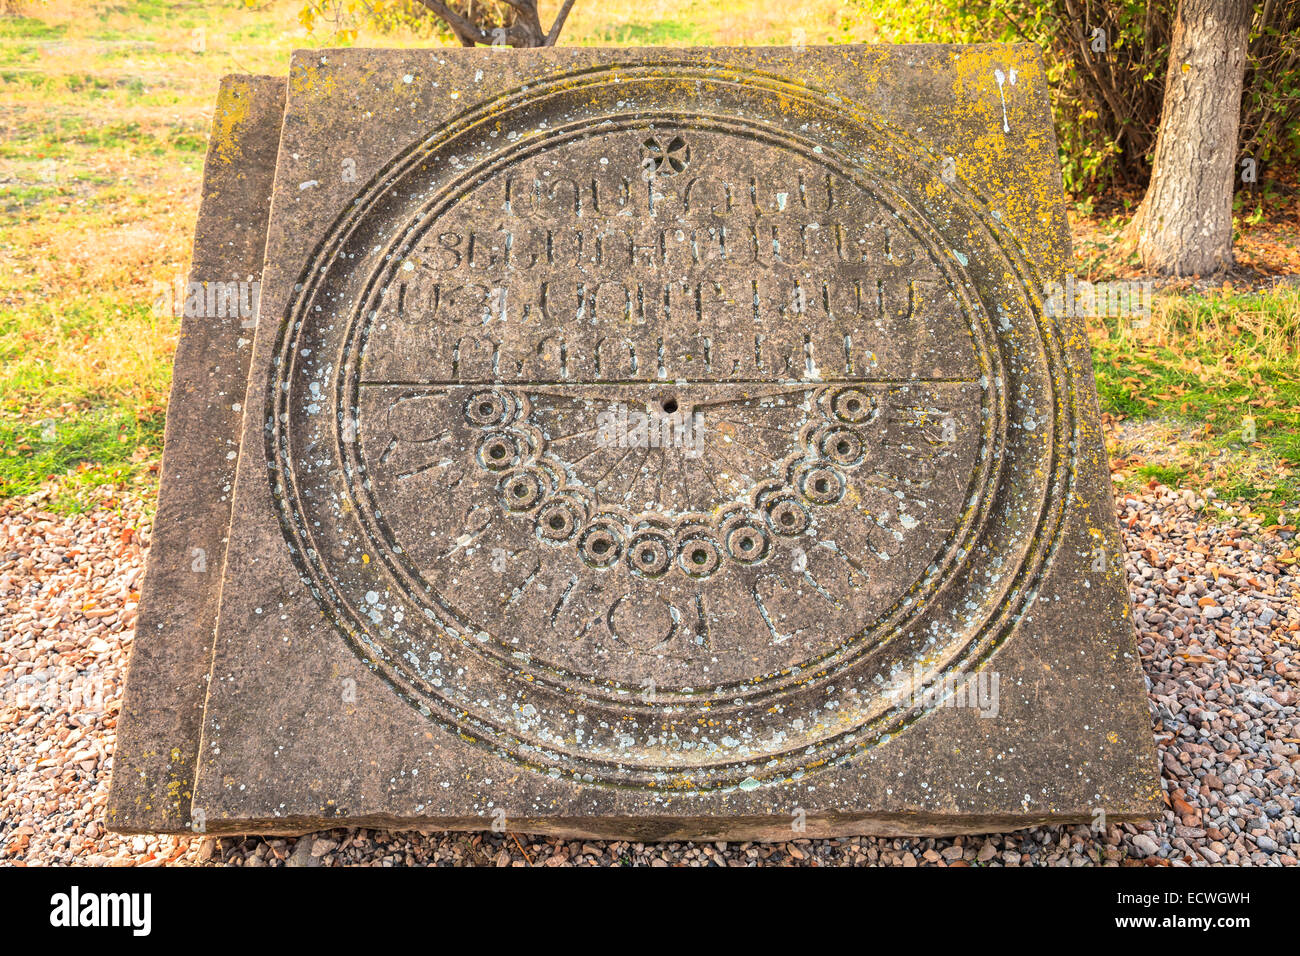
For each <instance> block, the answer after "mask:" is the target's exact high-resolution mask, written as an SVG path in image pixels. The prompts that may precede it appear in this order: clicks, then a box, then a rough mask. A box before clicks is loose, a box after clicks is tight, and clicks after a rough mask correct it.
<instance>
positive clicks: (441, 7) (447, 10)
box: [420, 0, 492, 46]
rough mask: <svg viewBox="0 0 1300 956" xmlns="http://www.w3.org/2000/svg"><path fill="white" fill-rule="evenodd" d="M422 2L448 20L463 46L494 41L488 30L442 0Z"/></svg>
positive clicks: (425, 0) (422, 0) (421, 1)
mask: <svg viewBox="0 0 1300 956" xmlns="http://www.w3.org/2000/svg"><path fill="white" fill-rule="evenodd" d="M420 3H422V4H424V5H425V6H426V7H428V8H429V9H430V10H432V11H433V12H434V13H435V14H437V15H438V16H440V17H442V19H444V20H445V21H447V25H448V26H450V27H451V29H452V31H453V32H454V33H455V34H456V38H457V39H458V40H460V42H461V45H462V46H474V45H475V44H476V43H491V42H492V37H491V35H490V34H489V33H488V32H487V31H486V30H484V29H483V28H482V27H481V26H479V25H478V24H477V23H475V22H473V21H472V20H467V19H466V18H465V17H462V16H461V15H460V14H459V13H457V12H456V11H455V10H453V9H451V7H449V6H447V5H446V4H445V3H442V2H441V0H420Z"/></svg>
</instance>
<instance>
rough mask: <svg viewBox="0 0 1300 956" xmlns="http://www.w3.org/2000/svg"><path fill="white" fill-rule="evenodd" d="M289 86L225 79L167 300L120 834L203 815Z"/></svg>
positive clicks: (183, 824)
mask: <svg viewBox="0 0 1300 956" xmlns="http://www.w3.org/2000/svg"><path fill="white" fill-rule="evenodd" d="M284 94H285V80H284V78H283V77H271V76H228V77H226V78H224V79H223V80H222V81H221V88H220V91H219V92H218V94H217V105H216V109H215V111H214V116H213V123H212V138H211V141H210V143H209V145H208V154H207V159H206V161H205V163H204V167H203V199H202V202H201V204H200V206H199V218H198V223H197V225H196V227H195V231H194V251H193V255H192V262H191V271H190V276H189V280H188V282H187V284H186V285H185V286H182V287H181V288H167V289H165V290H164V291H163V295H164V296H165V297H166V298H167V299H168V300H169V301H168V302H167V303H166V307H167V308H173V307H175V308H177V309H178V311H181V312H182V313H183V315H184V317H183V318H182V320H181V333H180V338H179V341H178V342H177V345H176V359H175V362H174V365H173V370H172V390H171V399H170V401H169V403H168V407H167V429H166V434H165V437H164V444H163V467H162V481H161V483H160V486H159V492H158V512H157V514H156V516H155V518H154V530H153V540H152V542H151V545H150V548H149V563H148V568H147V573H146V575H145V582H144V590H143V594H142V598H141V602H140V613H139V616H138V617H137V619H136V628H135V640H134V642H133V645H132V650H131V664H130V668H129V670H128V672H127V680H126V691H125V695H124V700H123V705H122V713H121V715H120V716H119V718H118V726H117V748H116V750H115V752H114V757H113V779H112V783H111V786H110V788H109V796H108V807H107V810H106V812H105V819H106V822H107V824H108V826H109V828H110V829H112V830H116V831H118V832H126V833H180V832H188V831H189V830H190V829H191V825H192V821H191V819H190V802H191V799H192V797H193V791H194V758H195V755H196V753H197V751H198V742H199V728H200V724H201V723H202V719H203V701H204V698H205V697H206V696H207V680H208V669H209V667H210V666H211V662H212V639H213V634H214V631H215V628H216V623H217V599H218V597H219V596H220V593H221V588H220V585H221V567H222V564H223V563H224V559H225V553H226V532H227V530H228V528H229V525H230V504H231V494H232V489H233V485H234V479H235V464H236V458H237V455H238V451H239V439H240V422H242V421H243V412H242V408H243V401H244V390H245V387H246V385H247V382H248V363H249V359H250V357H251V355H252V341H253V329H254V327H255V326H256V322H257V317H256V314H250V313H254V310H255V305H254V304H255V302H256V291H257V289H258V284H259V283H260V280H261V275H262V253H263V250H264V247H265V245H266V220H267V215H268V212H269V206H270V198H271V180H272V178H273V175H274V172H275V153H276V146H277V145H278V143H279V140H280V123H281V119H282V115H283V112H284ZM209 290H211V297H209Z"/></svg>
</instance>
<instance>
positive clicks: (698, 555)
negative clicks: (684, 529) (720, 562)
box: [691, 548, 709, 564]
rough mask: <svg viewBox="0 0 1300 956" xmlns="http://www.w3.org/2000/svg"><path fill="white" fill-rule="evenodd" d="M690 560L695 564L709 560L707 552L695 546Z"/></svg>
mask: <svg viewBox="0 0 1300 956" xmlns="http://www.w3.org/2000/svg"><path fill="white" fill-rule="evenodd" d="M691 560H692V561H694V562H695V563H696V564H705V563H707V562H708V560H709V552H707V551H705V550H704V549H703V548H696V549H695V550H694V551H692V552H691Z"/></svg>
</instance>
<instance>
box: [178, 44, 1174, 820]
mask: <svg viewBox="0 0 1300 956" xmlns="http://www.w3.org/2000/svg"><path fill="white" fill-rule="evenodd" d="M266 260H267V263H268V267H267V271H266V275H265V281H264V286H263V290H262V312H261V315H262V316H263V319H264V320H263V321H262V322H261V323H260V324H259V328H258V331H257V336H256V341H255V345H254V355H253V360H252V363H251V366H250V377H249V387H248V394H247V400H246V415H245V420H244V433H243V442H242V449H241V455H240V460H239V467H238V476H237V480H236V485H235V505H234V508H235V512H234V513H235V515H236V516H237V519H236V520H235V521H234V522H233V523H232V526H231V532H232V534H231V539H230V545H229V554H228V559H227V561H226V566H225V573H224V579H223V581H224V583H223V589H222V596H221V611H220V620H219V625H218V634H217V640H216V644H215V648H214V653H213V660H212V671H211V678H210V687H209V697H208V701H207V709H206V712H205V716H204V721H203V740H202V744H201V749H200V753H201V756H200V760H199V766H198V772H197V782H196V786H195V796H194V806H195V808H196V811H202V813H203V814H204V817H205V820H206V825H207V827H208V829H209V830H210V831H213V832H227V831H258V830H260V831H282V832H292V831H297V830H309V829H313V828H317V827H321V826H333V825H340V824H361V825H371V826H384V825H392V826H403V827H462V828H484V827H489V826H497V827H502V826H504V827H508V828H510V829H517V830H532V831H544V832H555V833H566V834H582V835H593V836H613V835H618V836H626V837H636V838H667V837H677V838H681V837H698V838H741V837H765V838H780V837H782V836H789V835H790V834H791V832H792V827H793V828H794V831H793V832H796V833H803V834H830V833H850V832H863V833H868V832H895V833H901V832H911V833H942V832H962V831H978V830H990V829H1001V828H1011V827H1018V826H1029V825H1032V824H1035V823H1039V822H1043V821H1060V822H1092V821H1094V820H1096V819H1097V817H1098V815H1099V814H1105V816H1106V817H1107V818H1108V819H1111V820H1115V819H1121V820H1122V819H1132V818H1137V817H1142V816H1146V815H1149V814H1150V813H1152V812H1154V811H1155V810H1156V807H1157V803H1156V801H1157V800H1158V790H1157V786H1158V785H1157V782H1156V777H1155V775H1154V759H1153V750H1152V745H1151V739H1150V728H1149V724H1148V720H1147V715H1146V711H1145V706H1144V704H1143V701H1142V696H1141V694H1140V676H1139V671H1138V667H1137V662H1136V660H1135V658H1134V656H1133V640H1132V634H1131V626H1130V624H1129V621H1128V607H1127V603H1126V596H1125V592H1124V585H1123V577H1122V560H1121V555H1120V553H1119V539H1118V535H1117V530H1116V527H1115V519H1114V516H1113V511H1112V507H1111V500H1110V491H1109V479H1108V475H1107V470H1106V462H1105V456H1104V451H1103V447H1102V441H1101V435H1100V433H1099V426H1098V414H1097V410H1096V403H1095V395H1094V387H1093V383H1092V377H1091V370H1090V366H1089V358H1088V353H1087V348H1086V341H1085V338H1084V335H1083V330H1082V329H1081V328H1080V327H1079V325H1078V323H1077V321H1076V320H1074V319H1072V318H1059V319H1052V318H1048V317H1046V316H1045V315H1044V312H1043V308H1042V295H1041V291H1040V290H1041V289H1042V284H1043V283H1044V282H1045V281H1048V280H1051V279H1059V278H1060V277H1061V275H1062V273H1063V272H1064V270H1065V268H1066V264H1067V262H1068V238H1067V232H1066V225H1065V218H1064V214H1063V209H1062V203H1061V189H1060V180H1059V174H1058V172H1057V168H1056V157H1055V144H1054V140H1053V137H1052V133H1051V126H1050V119H1049V115H1048V108H1047V95H1046V88H1045V84H1044V79H1043V73H1042V66H1041V62H1040V60H1039V58H1038V55H1037V52H1036V51H1035V50H1034V49H1033V48H1032V47H1028V46H989V47H965V48H963V47H955V48H954V47H894V48H862V47H842V48H812V49H802V50H752V49H750V50H719V49H713V50H689V51H683V50H639V51H638V50H633V51H627V50H617V51H616V50H569V51H553V50H549V51H528V52H516V53H509V54H501V53H498V52H494V51H486V50H480V51H459V50H457V51H451V50H437V51H403V52H398V51H382V52H380V51H357V50H351V51H329V52H328V53H326V54H321V53H319V52H312V53H301V54H298V55H296V56H295V59H294V61H293V66H292V71H291V75H290V82H289V94H288V101H287V105H286V110H285V119H284V129H283V133H282V138H281V144H280V153H279V161H278V171H277V176H276V182H275V188H274V196H273V200H272V204H271V217H270V227H269V235H268V240H267V254H266ZM959 701H960V702H964V703H965V704H966V706H953V705H954V704H955V703H958V702H959ZM972 704H973V705H974V706H971V705H972Z"/></svg>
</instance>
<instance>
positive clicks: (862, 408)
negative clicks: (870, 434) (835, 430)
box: [831, 388, 875, 425]
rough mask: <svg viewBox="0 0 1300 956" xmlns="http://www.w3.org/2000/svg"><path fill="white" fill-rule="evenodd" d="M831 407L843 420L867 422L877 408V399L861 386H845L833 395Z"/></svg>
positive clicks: (852, 422) (855, 422) (837, 416)
mask: <svg viewBox="0 0 1300 956" xmlns="http://www.w3.org/2000/svg"><path fill="white" fill-rule="evenodd" d="M831 409H832V410H833V411H834V413H835V417H836V418H838V419H839V420H840V421H842V422H849V423H850V424H854V425H856V424H858V423H860V422H865V421H866V420H867V419H868V418H870V417H871V414H872V412H873V411H874V410H875V400H874V399H873V398H872V397H871V396H870V395H868V394H867V393H866V392H864V391H862V389H860V388H845V389H841V390H840V391H838V392H835V393H834V395H833V396H832V397H831Z"/></svg>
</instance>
